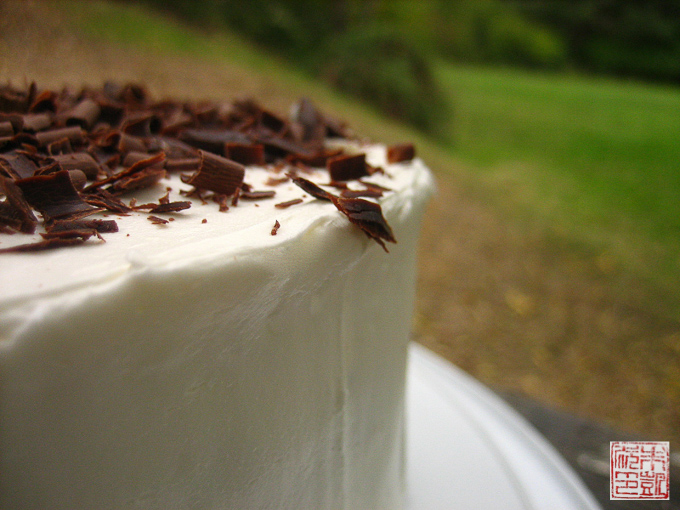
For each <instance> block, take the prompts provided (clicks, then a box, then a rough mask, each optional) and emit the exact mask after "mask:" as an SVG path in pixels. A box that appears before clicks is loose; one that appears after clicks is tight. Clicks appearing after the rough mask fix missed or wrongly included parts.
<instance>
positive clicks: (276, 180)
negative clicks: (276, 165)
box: [265, 177, 290, 186]
mask: <svg viewBox="0 0 680 510" xmlns="http://www.w3.org/2000/svg"><path fill="white" fill-rule="evenodd" d="M288 181H290V177H269V178H268V179H267V182H265V184H266V185H267V186H279V185H281V184H285V183H287V182H288Z"/></svg>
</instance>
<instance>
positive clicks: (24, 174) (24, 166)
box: [0, 151, 38, 179]
mask: <svg viewBox="0 0 680 510" xmlns="http://www.w3.org/2000/svg"><path fill="white" fill-rule="evenodd" d="M0 171H1V172H4V173H5V174H6V175H8V176H10V177H12V178H13V179H26V178H28V177H33V176H34V175H35V173H36V172H37V171H38V165H36V164H35V162H34V161H33V160H32V159H30V158H29V157H28V156H27V155H26V154H25V153H24V152H20V151H17V152H14V153H7V154H3V155H0Z"/></svg>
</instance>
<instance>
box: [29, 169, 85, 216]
mask: <svg viewBox="0 0 680 510" xmlns="http://www.w3.org/2000/svg"><path fill="white" fill-rule="evenodd" d="M16 184H17V186H18V187H19V188H21V191H22V192H23V194H24V197H25V198H26V201H27V202H28V203H29V204H31V206H32V207H33V208H34V209H36V210H37V211H39V212H40V213H41V214H42V215H43V217H44V218H45V219H46V220H49V219H53V218H61V217H64V216H71V215H74V214H79V213H89V212H94V211H96V209H95V208H94V207H92V206H91V205H89V204H88V203H87V202H85V201H84V200H83V199H82V198H81V197H80V195H79V194H78V192H77V191H76V189H75V188H74V187H73V183H72V182H71V178H70V177H69V173H68V171H66V170H60V171H58V172H54V173H51V174H48V175H37V176H34V177H29V178H27V179H20V180H18V181H16Z"/></svg>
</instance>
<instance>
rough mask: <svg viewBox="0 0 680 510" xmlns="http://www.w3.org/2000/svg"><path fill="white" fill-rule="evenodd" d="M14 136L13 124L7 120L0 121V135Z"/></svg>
mask: <svg viewBox="0 0 680 510" xmlns="http://www.w3.org/2000/svg"><path fill="white" fill-rule="evenodd" d="M10 136H14V126H12V123H11V122H10V121H8V120H5V121H2V122H0V137H10Z"/></svg>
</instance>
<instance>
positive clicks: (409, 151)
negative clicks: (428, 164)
mask: <svg viewBox="0 0 680 510" xmlns="http://www.w3.org/2000/svg"><path fill="white" fill-rule="evenodd" d="M415 157H416V149H415V146H414V145H413V144H412V143H400V144H397V145H391V146H389V147H388V148H387V162H388V163H401V162H402V161H411V160H412V159H413V158H415Z"/></svg>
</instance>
